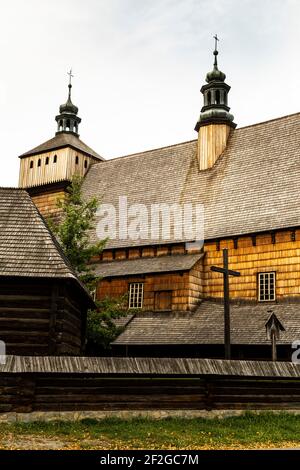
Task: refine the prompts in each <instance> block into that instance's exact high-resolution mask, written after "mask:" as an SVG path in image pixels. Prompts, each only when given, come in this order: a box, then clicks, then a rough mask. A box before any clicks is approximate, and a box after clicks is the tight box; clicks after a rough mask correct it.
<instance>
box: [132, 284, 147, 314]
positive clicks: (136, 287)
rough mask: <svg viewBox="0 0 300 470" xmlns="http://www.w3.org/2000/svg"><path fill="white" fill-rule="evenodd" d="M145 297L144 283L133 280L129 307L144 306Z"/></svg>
mask: <svg viewBox="0 0 300 470" xmlns="http://www.w3.org/2000/svg"><path fill="white" fill-rule="evenodd" d="M143 299H144V284H143V283H142V282H133V283H131V284H129V308H142V307H143Z"/></svg>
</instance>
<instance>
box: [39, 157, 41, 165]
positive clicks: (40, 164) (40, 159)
mask: <svg viewBox="0 0 300 470" xmlns="http://www.w3.org/2000/svg"><path fill="white" fill-rule="evenodd" d="M38 166H41V159H40V158H39V159H38Z"/></svg>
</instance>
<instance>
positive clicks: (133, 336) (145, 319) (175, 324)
mask: <svg viewBox="0 0 300 470" xmlns="http://www.w3.org/2000/svg"><path fill="white" fill-rule="evenodd" d="M269 308H271V310H272V311H273V312H274V313H275V315H276V316H277V317H278V318H279V320H280V321H281V323H282V324H283V326H284V327H285V330H286V331H284V332H282V333H281V336H280V340H279V341H278V344H291V343H292V342H293V341H295V340H298V339H299V338H300V303H299V302H294V303H293V302H291V303H280V304H272V305H266V304H256V303H249V304H244V305H238V304H236V305H235V304H233V305H232V306H231V309H230V318H231V343H232V344H240V345H242V344H255V345H263V344H270V340H267V337H266V328H265V323H266V321H267V320H268V318H269V317H270V313H268V310H269ZM166 332H168V334H166ZM223 343H224V307H223V304H222V303H219V302H213V301H208V300H206V301H203V302H202V303H201V305H200V306H199V307H198V309H197V310H196V312H195V313H186V312H178V313H177V312H176V313H175V312H174V313H168V312H162V313H161V312H153V313H152V312H145V313H140V314H136V315H135V316H134V317H133V318H130V319H129V321H128V324H127V327H126V329H125V331H124V332H123V333H121V335H120V336H119V337H118V338H117V339H116V340H115V342H114V344H118V345H126V344H128V345H129V344H130V345H139V344H140V345H147V344H148V345H150V344H223Z"/></svg>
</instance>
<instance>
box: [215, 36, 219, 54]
mask: <svg viewBox="0 0 300 470" xmlns="http://www.w3.org/2000/svg"><path fill="white" fill-rule="evenodd" d="M214 40H215V51H217V50H218V41H220V39H219V38H218V36H217V34H215V35H214Z"/></svg>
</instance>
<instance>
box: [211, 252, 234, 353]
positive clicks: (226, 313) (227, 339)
mask: <svg viewBox="0 0 300 470" xmlns="http://www.w3.org/2000/svg"><path fill="white" fill-rule="evenodd" d="M210 269H211V270H212V271H214V272H216V273H222V274H223V279H224V283H223V287H224V344H225V359H230V357H231V350H230V349H231V348H230V304H229V276H240V274H241V273H239V272H238V271H232V270H231V269H228V250H227V249H224V250H223V268H218V267H217V266H211V268H210Z"/></svg>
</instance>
